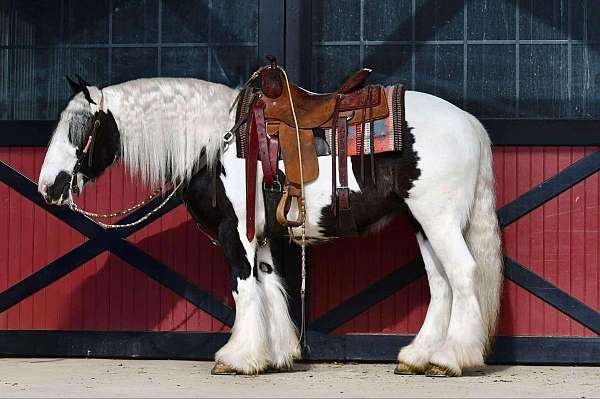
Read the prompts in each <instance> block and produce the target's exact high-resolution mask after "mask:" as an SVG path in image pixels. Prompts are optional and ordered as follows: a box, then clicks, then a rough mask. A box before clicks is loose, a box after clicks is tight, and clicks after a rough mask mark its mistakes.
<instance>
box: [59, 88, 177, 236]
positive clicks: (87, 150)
mask: <svg viewBox="0 0 600 399" xmlns="http://www.w3.org/2000/svg"><path fill="white" fill-rule="evenodd" d="M98 108H99V109H98V112H97V113H96V115H95V117H94V126H93V128H92V131H91V132H90V135H89V136H88V139H87V141H86V143H85V146H84V147H83V150H81V151H79V148H78V149H77V162H76V163H75V166H74V167H73V171H72V172H71V181H70V183H69V200H70V201H69V208H70V209H71V210H72V211H75V212H78V213H81V214H82V215H84V216H87V217H91V218H99V219H108V218H111V217H115V216H125V215H128V214H130V213H132V212H133V211H135V210H137V209H140V208H141V207H143V206H144V205H146V204H147V203H149V202H150V201H151V200H153V199H154V198H156V196H158V194H159V193H160V192H161V191H162V189H160V188H158V189H156V190H155V191H154V192H153V193H152V194H150V195H149V196H148V197H147V198H146V199H144V200H143V201H141V202H138V203H137V204H135V205H133V206H131V207H129V208H127V209H123V210H121V211H117V212H111V213H95V212H90V211H86V210H85V209H81V208H80V207H79V206H77V204H76V203H75V199H74V198H73V187H74V186H75V184H74V183H75V176H77V173H79V171H80V170H81V165H82V162H83V159H84V158H85V156H86V155H87V156H88V165H89V166H91V164H92V152H93V145H94V141H95V138H96V131H97V130H98V128H99V127H100V115H101V113H103V112H104V93H102V92H101V97H100V105H99V107H98ZM181 184H182V182H179V183H178V184H177V185H173V182H171V185H173V191H171V192H170V193H169V195H168V196H167V197H166V198H165V199H164V200H163V201H162V202H161V203H160V204H158V205H157V206H156V207H155V208H154V209H152V210H150V211H149V212H147V213H146V214H144V215H143V216H142V217H141V218H140V219H138V220H136V221H134V222H131V223H124V224H113V223H104V222H101V221H99V220H96V221H95V222H96V223H98V224H99V225H100V226H102V227H103V228H105V229H124V228H128V227H133V226H136V225H138V224H140V223H143V222H144V221H146V220H147V219H148V218H150V217H151V216H152V215H154V214H155V213H156V212H158V211H159V210H160V209H161V208H163V207H164V206H165V205H166V204H167V202H169V200H170V199H171V198H173V196H174V195H175V194H176V193H177V190H178V189H179V187H181Z"/></svg>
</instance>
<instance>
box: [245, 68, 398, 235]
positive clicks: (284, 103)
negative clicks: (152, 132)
mask: <svg viewBox="0 0 600 399" xmlns="http://www.w3.org/2000/svg"><path fill="white" fill-rule="evenodd" d="M269 61H270V63H269V64H268V65H266V66H264V67H262V68H260V69H259V70H258V71H257V72H255V73H254V74H253V75H252V77H251V78H250V79H249V81H248V82H247V83H246V85H245V86H244V88H243V89H242V92H241V93H240V97H239V98H238V108H237V120H238V123H236V128H234V129H235V131H234V133H235V134H236V139H237V140H236V143H237V150H238V156H239V157H243V158H246V210H247V213H246V234H247V238H248V240H250V241H251V240H252V239H253V238H254V235H255V205H256V204H255V202H256V179H257V176H256V170H257V166H258V165H257V161H258V160H260V162H261V166H262V171H263V190H264V189H265V188H270V187H275V186H278V187H280V188H281V187H282V186H283V189H282V190H281V192H280V194H279V200H278V205H277V207H276V212H275V216H276V220H277V222H278V223H279V224H280V226H283V227H284V228H288V230H289V232H290V236H292V231H291V228H292V227H299V226H302V225H303V223H304V220H305V207H304V198H303V186H304V184H305V183H309V182H311V181H314V180H315V179H316V178H317V177H318V175H319V164H318V160H317V150H316V146H315V136H314V134H313V129H331V132H332V134H331V139H330V140H329V142H330V143H329V144H330V150H331V151H330V153H331V162H332V169H331V170H332V182H331V186H332V194H331V195H332V205H331V210H332V212H333V214H334V215H337V217H338V230H339V231H340V233H344V234H353V233H356V224H355V222H354V218H353V216H352V212H351V208H350V190H349V188H348V159H347V157H348V154H347V144H348V127H349V126H351V125H361V126H362V129H356V136H357V137H356V143H357V150H358V154H360V156H361V163H360V165H361V178H362V179H363V180H364V155H365V149H364V148H362V147H363V143H364V137H363V135H364V132H365V124H367V123H370V124H371V125H370V127H371V129H370V132H371V135H372V134H373V130H374V129H373V122H374V121H375V120H378V119H383V118H386V117H387V116H388V114H389V109H388V104H387V100H386V95H385V89H384V87H383V86H381V85H369V86H364V87H363V85H364V82H365V80H366V79H367V77H368V76H369V74H370V72H371V70H370V69H361V70H359V71H358V72H356V73H354V74H353V75H352V76H351V77H350V78H349V79H347V80H346V81H345V82H344V84H342V86H341V87H340V88H339V89H338V90H337V91H335V92H333V93H327V94H317V93H312V92H310V91H308V90H305V89H303V88H301V87H299V86H297V85H295V84H293V83H291V82H289V81H288V79H287V74H286V73H285V71H284V70H283V68H281V67H279V66H278V65H277V62H276V60H275V58H272V57H269ZM255 79H258V80H259V81H260V88H258V89H257V88H252V87H250V84H251V83H252V82H253V81H254V80H255ZM370 143H371V151H370V153H371V164H372V165H371V166H373V162H374V160H373V152H374V150H373V136H371V140H370ZM279 159H283V162H284V166H285V184H283V185H282V182H281V181H280V179H281V177H280V175H281V172H279V171H278V168H277V162H278V160H279ZM338 175H339V180H338ZM371 175H372V178H373V180H374V179H375V176H374V171H373V167H371ZM338 181H339V185H338ZM275 183H278V184H275ZM293 199H296V203H297V207H298V212H297V218H296V219H295V220H290V219H289V218H288V211H289V210H290V208H291V205H292V201H293ZM265 208H266V212H267V213H268V211H269V209H267V208H269V207H268V206H267V204H266V200H265ZM270 208H271V209H273V206H271V207H270ZM266 218H267V231H268V230H269V223H271V224H272V225H273V224H274V221H273V217H272V215H267V216H266ZM271 227H273V226H271Z"/></svg>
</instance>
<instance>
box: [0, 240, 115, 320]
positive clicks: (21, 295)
mask: <svg viewBox="0 0 600 399" xmlns="http://www.w3.org/2000/svg"><path fill="white" fill-rule="evenodd" d="M104 245H105V244H104V243H102V242H101V241H100V240H89V241H86V242H84V243H83V244H81V245H80V246H79V247H77V248H75V249H73V250H71V251H69V252H67V253H66V254H64V255H63V256H61V257H60V258H58V259H56V260H53V261H52V262H50V263H48V264H47V265H46V266H44V267H43V268H41V269H40V270H38V271H36V272H34V273H32V274H30V275H29V276H27V277H25V278H24V279H23V280H21V281H19V282H17V283H15V284H14V285H12V286H10V287H8V288H7V289H6V290H4V291H2V292H0V313H2V312H4V311H5V310H7V309H9V308H11V307H13V306H14V305H16V304H17V303H19V302H21V301H22V300H24V299H25V298H28V297H29V296H31V295H33V294H35V293H36V292H38V291H39V290H41V289H43V288H45V287H47V286H49V285H50V284H52V283H53V282H55V281H56V280H58V279H60V278H61V277H63V276H66V275H67V274H69V273H71V272H72V271H74V270H76V269H77V268H79V267H80V266H81V265H82V264H84V263H85V262H87V261H89V260H90V259H92V258H94V257H95V256H96V255H98V254H100V253H102V252H104V250H105V249H104Z"/></svg>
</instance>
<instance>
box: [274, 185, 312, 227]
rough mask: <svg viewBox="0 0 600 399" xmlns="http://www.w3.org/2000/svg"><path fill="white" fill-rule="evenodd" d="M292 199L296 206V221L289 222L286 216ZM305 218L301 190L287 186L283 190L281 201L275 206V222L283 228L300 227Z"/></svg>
mask: <svg viewBox="0 0 600 399" xmlns="http://www.w3.org/2000/svg"><path fill="white" fill-rule="evenodd" d="M294 198H295V199H296V204H297V205H298V218H297V219H296V220H289V219H288V217H287V214H288V212H289V210H290V208H291V206H292V200H293V199H294ZM305 218H306V213H305V209H304V203H303V202H302V190H301V189H300V188H297V187H294V186H293V185H291V184H287V185H286V186H285V187H284V189H283V193H282V195H281V200H280V201H279V204H278V205H277V221H278V222H279V223H280V224H281V225H282V226H284V227H300V226H302V224H303V223H304V220H305Z"/></svg>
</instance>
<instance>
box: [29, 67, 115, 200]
mask: <svg viewBox="0 0 600 399" xmlns="http://www.w3.org/2000/svg"><path fill="white" fill-rule="evenodd" d="M67 80H68V81H69V84H70V85H71V88H72V89H73V91H74V96H73V97H72V98H71V100H70V101H69V103H68V104H67V107H66V108H65V109H64V110H63V111H62V113H61V115H60V120H59V121H58V125H57V127H56V130H55V131H54V134H53V135H52V139H51V140H50V143H49V144H48V150H47V151H46V158H45V159H44V164H43V165H42V170H41V171H40V180H39V183H38V191H39V192H40V193H41V194H42V195H43V196H44V199H45V200H46V202H48V203H51V204H55V205H62V204H64V203H65V202H67V201H68V200H69V197H70V196H69V188H70V187H71V188H72V190H73V191H74V192H76V193H80V192H81V190H83V186H84V185H85V183H87V182H88V181H91V180H94V179H95V178H96V177H98V176H100V174H102V172H103V171H104V170H105V169H106V168H107V167H108V166H110V165H111V164H112V163H114V162H115V160H116V159H117V157H118V155H119V150H120V134H119V130H118V127H117V123H116V121H115V119H114V117H113V115H112V113H111V112H110V110H108V109H107V108H106V107H105V104H104V96H103V94H102V91H101V90H100V89H98V88H97V87H94V86H91V85H90V84H88V83H86V82H85V81H84V80H83V79H81V78H80V77H78V80H79V82H78V83H76V82H74V81H73V80H71V79H70V78H68V77H67Z"/></svg>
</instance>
